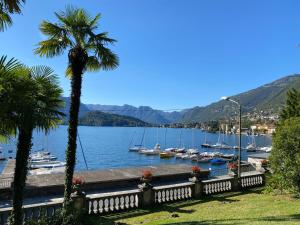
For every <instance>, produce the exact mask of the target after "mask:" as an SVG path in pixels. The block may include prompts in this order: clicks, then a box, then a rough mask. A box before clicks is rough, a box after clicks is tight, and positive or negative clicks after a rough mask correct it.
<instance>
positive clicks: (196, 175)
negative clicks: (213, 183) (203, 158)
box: [190, 166, 201, 182]
mask: <svg viewBox="0 0 300 225" xmlns="http://www.w3.org/2000/svg"><path fill="white" fill-rule="evenodd" d="M200 172H201V168H200V167H199V166H193V167H192V173H191V174H192V178H191V179H190V181H192V182H196V181H198V180H199V178H200Z"/></svg>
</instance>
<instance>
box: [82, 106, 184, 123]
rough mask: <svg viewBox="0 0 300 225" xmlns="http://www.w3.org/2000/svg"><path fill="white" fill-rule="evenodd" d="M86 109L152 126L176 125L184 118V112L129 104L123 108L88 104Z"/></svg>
mask: <svg viewBox="0 0 300 225" xmlns="http://www.w3.org/2000/svg"><path fill="white" fill-rule="evenodd" d="M86 107H87V108H88V109H89V110H99V111H102V112H106V113H114V114H118V115H123V116H130V117H135V118H138V119H140V120H142V121H145V122H147V123H152V124H170V123H175V122H177V121H179V120H180V119H181V117H182V112H177V111H174V112H165V111H162V110H157V109H153V108H151V107H149V106H139V107H134V106H131V105H127V104H125V105H123V106H117V105H99V104H97V105H94V104H86Z"/></svg>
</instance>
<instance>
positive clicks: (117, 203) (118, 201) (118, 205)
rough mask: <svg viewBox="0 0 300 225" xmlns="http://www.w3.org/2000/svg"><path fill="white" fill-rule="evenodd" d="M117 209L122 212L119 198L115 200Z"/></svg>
mask: <svg viewBox="0 0 300 225" xmlns="http://www.w3.org/2000/svg"><path fill="white" fill-rule="evenodd" d="M115 209H116V210H117V211H118V210H120V199H119V197H116V198H115Z"/></svg>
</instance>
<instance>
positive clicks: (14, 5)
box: [0, 0, 25, 31]
mask: <svg viewBox="0 0 300 225" xmlns="http://www.w3.org/2000/svg"><path fill="white" fill-rule="evenodd" d="M22 3H25V0H0V31H4V30H5V29H6V28H7V27H9V26H11V25H12V19H11V15H10V14H19V13H21V5H22Z"/></svg>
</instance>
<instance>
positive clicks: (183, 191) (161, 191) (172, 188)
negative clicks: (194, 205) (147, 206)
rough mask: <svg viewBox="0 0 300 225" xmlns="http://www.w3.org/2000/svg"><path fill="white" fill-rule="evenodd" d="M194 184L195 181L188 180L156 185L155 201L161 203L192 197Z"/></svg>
mask: <svg viewBox="0 0 300 225" xmlns="http://www.w3.org/2000/svg"><path fill="white" fill-rule="evenodd" d="M193 186H194V183H192V182H187V183H180V184H173V185H165V186H158V187H154V188H153V190H154V202H155V203H158V204H161V203H164V202H171V201H178V200H185V199H189V198H192V193H193Z"/></svg>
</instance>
